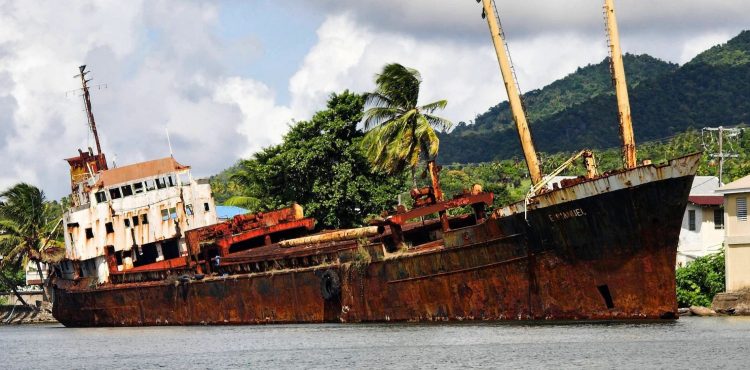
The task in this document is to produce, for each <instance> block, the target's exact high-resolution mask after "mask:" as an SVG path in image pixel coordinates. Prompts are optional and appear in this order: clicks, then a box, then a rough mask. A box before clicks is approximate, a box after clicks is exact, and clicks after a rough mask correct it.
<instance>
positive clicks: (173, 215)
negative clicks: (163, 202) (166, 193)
mask: <svg viewBox="0 0 750 370" xmlns="http://www.w3.org/2000/svg"><path fill="white" fill-rule="evenodd" d="M169 218H171V219H173V220H175V219H177V208H175V207H172V208H170V209H169Z"/></svg>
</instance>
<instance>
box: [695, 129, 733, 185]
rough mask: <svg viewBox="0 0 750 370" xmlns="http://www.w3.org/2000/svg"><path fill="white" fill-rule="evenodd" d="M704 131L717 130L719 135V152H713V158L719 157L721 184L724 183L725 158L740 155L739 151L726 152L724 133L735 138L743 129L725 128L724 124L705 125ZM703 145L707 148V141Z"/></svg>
mask: <svg viewBox="0 0 750 370" xmlns="http://www.w3.org/2000/svg"><path fill="white" fill-rule="evenodd" d="M703 131H708V132H713V131H716V132H717V133H718V135H719V139H718V142H719V152H718V153H711V154H710V155H711V157H712V158H719V186H721V184H723V183H724V181H723V176H724V158H737V157H739V155H738V154H737V153H733V152H729V153H725V152H724V133H725V132H726V133H727V137H728V138H735V137H738V136H739V135H740V132H741V130H740V129H738V128H724V126H719V127H704V128H703ZM703 147H704V148H706V143H705V141H704V142H703Z"/></svg>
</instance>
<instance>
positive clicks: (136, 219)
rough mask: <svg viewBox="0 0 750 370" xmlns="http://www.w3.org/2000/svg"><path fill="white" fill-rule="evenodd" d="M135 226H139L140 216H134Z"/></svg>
mask: <svg viewBox="0 0 750 370" xmlns="http://www.w3.org/2000/svg"><path fill="white" fill-rule="evenodd" d="M133 226H138V215H135V216H133Z"/></svg>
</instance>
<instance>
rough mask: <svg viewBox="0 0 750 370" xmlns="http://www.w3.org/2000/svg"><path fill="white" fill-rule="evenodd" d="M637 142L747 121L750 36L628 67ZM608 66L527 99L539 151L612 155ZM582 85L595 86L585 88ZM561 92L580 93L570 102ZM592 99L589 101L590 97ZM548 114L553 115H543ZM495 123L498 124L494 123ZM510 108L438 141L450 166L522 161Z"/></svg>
mask: <svg viewBox="0 0 750 370" xmlns="http://www.w3.org/2000/svg"><path fill="white" fill-rule="evenodd" d="M625 65H626V70H627V73H628V77H629V84H630V85H633V87H632V88H631V89H630V102H631V110H632V116H633V124H634V130H635V135H636V143H639V142H645V141H650V140H655V139H661V138H665V137H671V136H673V135H675V134H678V133H681V132H685V131H686V130H688V129H690V128H693V129H698V128H701V127H704V126H716V125H718V124H723V125H725V126H732V125H737V124H741V123H747V122H748V121H749V119H750V89H748V86H749V85H750V31H744V32H742V33H740V34H739V35H738V36H737V37H735V38H734V39H732V40H730V41H729V42H727V43H726V44H724V45H720V46H716V47H713V48H711V49H709V50H707V51H705V52H703V53H701V54H700V55H698V56H696V57H695V58H694V59H693V60H692V61H690V62H689V63H686V64H685V65H683V66H681V67H679V68H674V66H673V65H667V64H665V63H660V62H658V61H655V60H653V58H650V57H647V56H639V57H632V56H631V57H629V58H626V60H625ZM608 76H609V75H608V70H607V69H606V63H605V62H602V63H600V64H597V65H596V66H589V67H586V68H582V69H579V71H577V72H576V73H574V74H572V75H570V76H568V77H566V78H564V79H562V80H560V81H557V82H555V83H553V84H551V85H550V86H548V87H546V88H545V89H542V90H540V91H535V92H532V93H529V94H527V96H526V97H525V101H526V105H527V109H528V111H529V116H530V117H531V126H532V130H533V132H532V133H533V135H534V141H535V143H536V146H537V150H539V151H542V152H559V151H574V150H577V149H582V148H597V149H600V148H610V147H613V146H616V145H617V143H618V140H619V133H618V127H617V112H616V108H617V104H616V102H615V97H614V95H613V94H612V93H611V92H607V90H609V91H611V90H612V89H611V87H610V86H606V84H605V83H604V81H606V80H607V79H608ZM581 81H599V82H590V85H583V86H581V83H582V82H581ZM558 90H559V91H568V90H573V91H577V93H575V94H572V96H568V97H565V95H561V93H559V92H558ZM587 94H591V95H590V96H588V97H587ZM545 107H551V108H545ZM492 116H495V117H500V119H499V120H493V119H492ZM510 122H511V121H510V115H509V113H508V109H507V104H505V103H503V104H500V105H499V106H497V107H494V108H492V109H490V111H489V112H487V113H484V114H482V115H479V116H478V117H477V119H476V122H475V124H474V125H465V124H464V125H462V124H459V125H458V127H457V128H456V129H455V130H454V131H453V132H451V133H449V134H442V135H441V144H442V145H441V151H440V153H441V154H440V160H441V161H442V162H447V163H453V162H458V163H471V162H486V161H491V160H495V159H507V158H512V157H514V156H518V155H520V149H519V145H518V137H517V134H516V131H515V128H514V125H510V124H509V123H510Z"/></svg>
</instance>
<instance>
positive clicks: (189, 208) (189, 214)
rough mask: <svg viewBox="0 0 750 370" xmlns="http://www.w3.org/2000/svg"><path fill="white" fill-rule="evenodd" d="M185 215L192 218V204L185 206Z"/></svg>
mask: <svg viewBox="0 0 750 370" xmlns="http://www.w3.org/2000/svg"><path fill="white" fill-rule="evenodd" d="M185 214H186V215H188V216H192V215H193V205H192V204H188V205H186V206H185Z"/></svg>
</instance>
